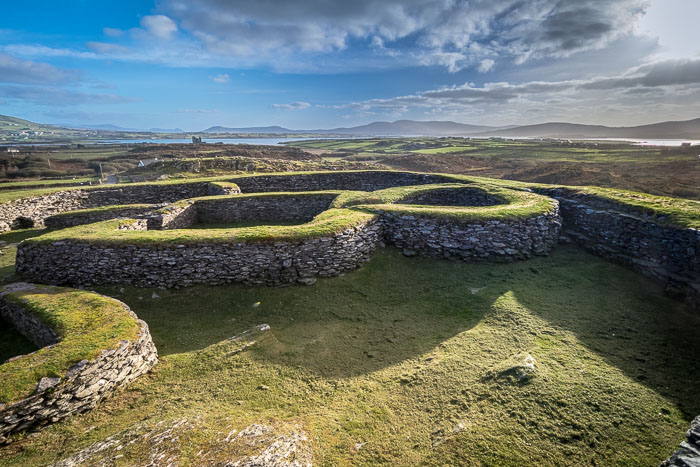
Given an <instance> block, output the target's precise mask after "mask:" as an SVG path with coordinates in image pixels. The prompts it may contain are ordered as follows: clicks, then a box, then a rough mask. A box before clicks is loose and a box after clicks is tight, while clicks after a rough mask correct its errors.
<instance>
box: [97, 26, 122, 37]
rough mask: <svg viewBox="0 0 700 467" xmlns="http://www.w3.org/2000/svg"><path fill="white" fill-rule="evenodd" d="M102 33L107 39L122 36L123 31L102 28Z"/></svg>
mask: <svg viewBox="0 0 700 467" xmlns="http://www.w3.org/2000/svg"><path fill="white" fill-rule="evenodd" d="M102 32H103V33H104V35H105V36H107V37H119V36H123V35H124V31H123V30H121V29H117V28H102Z"/></svg>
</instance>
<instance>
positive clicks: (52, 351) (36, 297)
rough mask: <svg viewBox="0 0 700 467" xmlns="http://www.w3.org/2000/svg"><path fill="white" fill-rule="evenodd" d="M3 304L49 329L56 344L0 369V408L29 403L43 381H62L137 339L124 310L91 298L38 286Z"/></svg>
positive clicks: (118, 304)
mask: <svg viewBox="0 0 700 467" xmlns="http://www.w3.org/2000/svg"><path fill="white" fill-rule="evenodd" d="M4 300H6V301H7V302H9V303H13V304H16V305H19V306H21V307H23V308H24V309H25V310H26V311H27V312H28V313H31V314H33V315H34V316H35V317H37V318H38V319H39V320H40V321H41V322H42V323H43V324H44V325H46V326H47V327H48V328H51V329H53V331H54V332H55V333H56V335H57V336H58V340H59V342H58V343H57V344H55V345H51V346H48V347H44V348H41V349H39V350H37V351H36V352H33V353H31V354H28V355H24V356H22V357H20V358H17V359H15V360H12V361H9V362H6V363H3V364H2V365H0V382H2V383H1V384H0V403H9V402H16V401H18V400H21V399H24V398H26V397H29V396H30V395H31V394H32V392H33V391H34V388H35V387H36V384H37V381H39V380H40V379H41V378H42V377H44V376H47V377H61V378H62V377H64V376H65V375H66V373H67V372H68V370H69V369H70V368H71V367H72V366H73V365H75V364H76V363H78V362H79V361H81V360H86V359H87V360H92V359H94V358H96V357H97V356H98V355H99V354H100V352H101V351H102V350H109V349H113V348H116V347H117V346H118V345H119V341H122V340H130V341H133V340H135V339H137V337H138V334H139V326H138V324H137V322H136V320H135V319H134V317H133V315H132V314H131V313H129V312H128V311H127V309H126V308H125V306H124V304H122V303H121V302H118V301H117V300H114V299H112V298H109V297H105V296H102V295H99V294H96V293H93V292H86V291H82V290H75V289H67V288H63V287H50V286H36V287H35V288H34V289H31V290H21V291H16V292H10V293H8V294H6V295H5V297H4Z"/></svg>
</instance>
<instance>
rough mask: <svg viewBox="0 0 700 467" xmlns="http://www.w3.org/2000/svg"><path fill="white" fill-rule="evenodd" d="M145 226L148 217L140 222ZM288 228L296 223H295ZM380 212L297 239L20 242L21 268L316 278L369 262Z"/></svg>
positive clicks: (223, 279) (36, 272) (167, 280)
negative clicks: (340, 226) (162, 241)
mask: <svg viewBox="0 0 700 467" xmlns="http://www.w3.org/2000/svg"><path fill="white" fill-rule="evenodd" d="M139 225H140V226H141V227H143V223H142V224H139ZM295 227H296V226H294V227H291V228H292V229H293V228H295ZM381 229H382V225H381V222H380V221H379V219H378V218H376V216H375V217H370V220H368V221H362V222H360V223H358V224H355V225H351V226H347V227H346V228H344V229H343V230H341V231H339V232H333V233H331V232H329V233H327V234H325V235H323V236H312V237H310V238H306V239H299V240H285V241H282V240H277V241H276V240H274V239H270V240H269V241H242V240H236V238H231V240H230V241H225V240H224V241H220V242H204V241H203V242H190V243H187V244H177V243H173V242H164V243H159V242H148V243H146V242H134V243H131V244H129V243H121V244H113V245H105V244H99V243H98V244H91V243H87V242H79V241H71V240H66V241H59V242H41V243H31V242H23V243H22V245H21V247H20V253H18V255H17V263H16V264H17V271H18V272H19V273H20V274H21V275H22V276H23V277H26V278H34V279H37V280H38V279H39V278H41V281H43V282H46V283H51V284H76V285H77V284H82V285H88V284H133V285H137V286H162V287H183V286H189V285H193V284H210V285H216V284H225V283H231V282H241V283H245V284H260V285H282V284H291V283H295V282H300V283H306V284H308V283H313V282H314V281H315V278H316V277H331V276H337V275H339V274H342V273H345V272H348V271H352V270H354V269H356V268H358V267H360V266H362V265H363V264H365V263H366V262H367V261H369V259H370V257H371V255H372V252H373V251H374V249H375V248H376V246H377V244H378V242H379V239H380V237H381Z"/></svg>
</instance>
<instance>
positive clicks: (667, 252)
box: [538, 188, 700, 308]
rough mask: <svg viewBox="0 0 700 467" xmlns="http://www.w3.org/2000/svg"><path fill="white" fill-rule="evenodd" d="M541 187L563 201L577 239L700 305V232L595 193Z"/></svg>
mask: <svg viewBox="0 0 700 467" xmlns="http://www.w3.org/2000/svg"><path fill="white" fill-rule="evenodd" d="M538 191H539V192H542V193H545V194H548V195H550V196H552V197H554V198H556V199H558V200H559V202H560V205H561V213H562V217H563V219H564V229H565V231H566V233H567V234H569V235H570V236H571V237H572V238H574V239H575V240H576V241H577V243H579V244H580V245H582V246H584V247H585V248H587V249H589V250H591V251H593V252H594V253H596V254H598V255H600V256H603V257H605V258H607V259H611V260H613V261H616V262H619V263H623V264H626V265H628V266H631V267H632V268H634V269H635V270H637V271H639V272H641V273H642V274H644V275H646V276H649V277H652V278H655V279H657V280H659V281H661V282H663V283H664V284H665V286H666V291H667V293H669V294H670V295H674V296H677V297H685V299H686V300H687V301H688V302H690V303H691V304H692V305H694V306H695V307H698V308H700V230H698V229H695V228H691V227H682V226H680V225H677V224H671V223H668V222H665V219H664V218H659V217H658V216H651V215H648V214H646V213H645V212H643V211H641V210H639V209H635V208H634V207H633V206H627V205H625V204H623V203H620V202H615V201H614V200H609V199H605V198H603V197H601V196H596V195H593V194H586V193H581V192H578V191H575V190H570V189H565V188H556V189H538Z"/></svg>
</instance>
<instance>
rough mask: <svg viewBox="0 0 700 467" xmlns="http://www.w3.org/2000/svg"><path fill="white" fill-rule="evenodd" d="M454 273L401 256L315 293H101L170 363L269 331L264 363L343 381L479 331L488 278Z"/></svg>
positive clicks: (386, 257)
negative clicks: (125, 309)
mask: <svg viewBox="0 0 700 467" xmlns="http://www.w3.org/2000/svg"><path fill="white" fill-rule="evenodd" d="M450 265H451V263H446V262H439V261H429V262H425V263H424V264H422V265H421V267H420V268H416V269H415V270H414V269H412V268H413V263H411V262H410V260H408V259H406V258H404V257H403V256H401V255H399V254H397V253H396V252H395V251H393V250H392V251H385V252H378V253H377V254H376V255H375V257H374V258H373V259H372V263H371V267H365V268H362V269H360V270H357V271H354V272H352V273H349V274H347V275H346V276H343V277H337V278H332V279H325V280H319V281H318V282H317V283H316V284H315V285H313V286H311V287H307V286H302V285H295V286H290V287H249V286H242V285H228V286H220V287H203V286H197V287H191V288H187V289H183V290H179V291H171V290H154V289H132V288H129V289H128V290H126V291H125V292H124V293H119V288H118V287H110V288H101V289H100V290H102V291H103V292H104V293H107V294H109V295H113V296H116V297H118V298H120V299H123V300H125V301H126V302H127V303H128V304H129V305H130V306H132V308H133V309H134V311H135V312H136V313H137V314H138V315H139V317H140V318H142V319H144V320H146V321H147V322H148V323H149V326H150V329H151V334H152V335H153V338H154V341H155V343H156V346H157V347H158V349H159V354H160V355H169V354H174V353H181V352H188V351H192V350H199V349H202V348H204V347H207V346H209V345H211V344H214V343H217V342H220V341H221V340H223V339H226V338H228V337H231V336H233V335H236V334H238V333H240V332H242V331H243V330H245V329H248V328H250V327H252V326H254V325H257V324H261V323H267V324H269V325H270V326H271V328H272V331H271V336H269V337H268V338H267V339H266V345H265V346H260V347H259V348H256V349H255V351H254V354H255V355H256V357H257V358H261V359H265V360H268V361H273V362H275V363H278V364H280V365H286V366H291V367H304V368H306V369H308V370H310V371H311V372H312V373H314V374H316V375H318V376H321V377H327V378H342V377H349V376H354V375H359V374H366V373H370V372H373V371H376V370H379V369H381V368H384V367H386V366H389V365H392V364H395V363H399V362H401V361H404V360H406V359H410V358H415V357H418V356H420V355H422V354H425V353H426V352H429V351H431V350H432V349H434V348H435V347H436V346H437V345H439V344H440V343H441V342H443V341H444V340H446V339H449V338H450V337H452V336H454V335H456V334H459V333H461V332H463V331H465V330H467V329H469V328H471V327H473V326H474V325H475V324H477V323H478V322H479V320H480V319H481V318H482V317H483V314H484V313H485V312H486V311H487V310H488V309H489V304H488V303H484V298H483V297H482V296H479V295H475V294H474V293H472V291H471V288H474V289H478V288H481V287H484V286H485V285H486V284H485V283H484V282H483V278H480V277H475V278H474V281H473V282H470V280H469V279H466V278H465V277H464V276H460V275H459V274H455V273H454V272H455V271H454V270H453V269H454V267H455V266H458V265H456V264H452V267H450ZM458 267H462V265H459V266H458ZM153 293H155V294H156V295H157V296H158V297H159V298H156V299H154V298H152V297H153ZM139 297H141V298H139Z"/></svg>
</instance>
